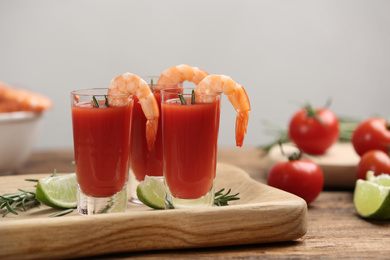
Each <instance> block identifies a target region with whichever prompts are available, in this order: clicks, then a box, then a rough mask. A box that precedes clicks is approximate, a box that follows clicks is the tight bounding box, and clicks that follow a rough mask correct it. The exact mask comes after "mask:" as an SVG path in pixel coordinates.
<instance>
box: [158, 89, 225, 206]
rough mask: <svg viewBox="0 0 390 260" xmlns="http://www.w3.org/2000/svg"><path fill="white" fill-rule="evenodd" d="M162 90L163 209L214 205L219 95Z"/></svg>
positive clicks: (186, 90) (181, 90)
mask: <svg viewBox="0 0 390 260" xmlns="http://www.w3.org/2000/svg"><path fill="white" fill-rule="evenodd" d="M192 90H193V88H182V89H165V90H162V103H161V112H162V134H163V162H164V183H165V191H166V197H165V207H166V208H191V207H204V206H213V205H214V179H215V172H216V165H217V147H218V131H219V117H220V105H221V95H220V94H202V95H195V94H193V93H192Z"/></svg>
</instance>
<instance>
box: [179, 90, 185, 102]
mask: <svg viewBox="0 0 390 260" xmlns="http://www.w3.org/2000/svg"><path fill="white" fill-rule="evenodd" d="M178 94H179V99H180V102H181V104H182V105H187V101H186V99H185V98H184V97H183V94H181V92H180V91H179V92H178Z"/></svg>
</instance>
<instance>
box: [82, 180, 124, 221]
mask: <svg viewBox="0 0 390 260" xmlns="http://www.w3.org/2000/svg"><path fill="white" fill-rule="evenodd" d="M126 207H127V185H125V187H124V188H123V189H122V190H121V191H120V192H118V193H116V194H114V195H113V196H110V197H91V196H88V195H86V194H84V193H83V192H82V191H81V189H80V187H78V189H77V212H78V213H79V214H80V215H95V214H103V213H114V212H124V211H125V210H126Z"/></svg>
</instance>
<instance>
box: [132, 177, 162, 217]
mask: <svg viewBox="0 0 390 260" xmlns="http://www.w3.org/2000/svg"><path fill="white" fill-rule="evenodd" d="M137 197H138V199H139V200H140V201H141V202H142V203H143V204H145V205H146V206H148V207H151V208H153V209H164V208H165V189H164V180H163V178H162V177H159V176H145V179H144V180H143V181H141V182H140V183H139V184H138V186H137Z"/></svg>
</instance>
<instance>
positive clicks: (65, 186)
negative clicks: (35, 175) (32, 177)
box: [36, 173, 77, 209]
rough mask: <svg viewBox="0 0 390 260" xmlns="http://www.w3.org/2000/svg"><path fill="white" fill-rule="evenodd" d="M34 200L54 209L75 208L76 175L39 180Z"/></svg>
mask: <svg viewBox="0 0 390 260" xmlns="http://www.w3.org/2000/svg"><path fill="white" fill-rule="evenodd" d="M36 198H37V199H38V200H39V201H40V202H41V203H43V204H45V205H47V206H50V207H54V208H65V209H67V208H75V207H77V179H76V174H75V173H72V174H68V175H62V176H55V177H46V178H42V179H39V181H38V185H37V189H36Z"/></svg>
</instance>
